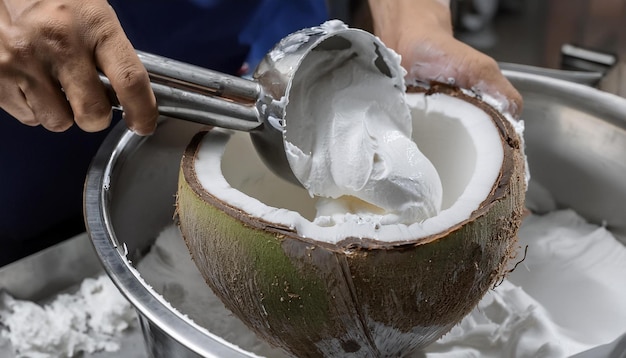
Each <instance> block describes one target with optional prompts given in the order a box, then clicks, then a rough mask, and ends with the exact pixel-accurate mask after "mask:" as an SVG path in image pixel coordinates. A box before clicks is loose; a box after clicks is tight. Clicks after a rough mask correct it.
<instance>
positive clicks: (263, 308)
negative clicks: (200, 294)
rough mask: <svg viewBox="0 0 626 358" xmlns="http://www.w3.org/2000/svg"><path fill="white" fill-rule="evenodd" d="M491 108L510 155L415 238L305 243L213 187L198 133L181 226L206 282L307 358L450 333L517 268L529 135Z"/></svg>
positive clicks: (405, 348) (366, 351)
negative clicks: (464, 200)
mask: <svg viewBox="0 0 626 358" xmlns="http://www.w3.org/2000/svg"><path fill="white" fill-rule="evenodd" d="M430 91H431V92H445V93H448V94H450V95H453V96H456V97H459V98H462V99H465V100H467V101H470V102H473V103H475V104H476V105H478V106H480V107H481V108H482V109H483V110H485V111H486V112H487V113H488V114H490V115H491V116H492V117H493V120H494V123H495V124H496V125H497V127H498V129H499V131H500V135H501V138H502V143H503V149H504V162H503V166H502V170H501V173H500V177H499V179H498V181H497V182H496V183H495V184H494V186H493V189H492V191H491V193H490V195H489V197H487V198H486V199H485V201H484V202H483V203H482V204H481V206H480V208H479V209H478V210H476V211H475V212H474V213H473V214H472V215H471V217H470V218H468V219H467V220H466V221H464V222H462V223H460V224H459V225H457V226H455V227H451V228H449V229H448V230H446V231H444V232H441V233H439V234H436V235H433V236H430V237H427V238H420V239H416V240H414V241H409V242H407V241H402V242H395V243H394V242H392V243H387V242H380V241H376V240H371V239H357V238H346V239H345V240H343V241H342V242H340V243H339V244H337V245H332V244H328V243H324V242H317V241H314V240H311V239H305V238H302V237H300V236H298V234H297V233H296V232H293V231H292V230H290V229H289V228H284V227H280V226H276V225H274V224H272V223H268V222H264V221H262V220H259V219H258V218H254V217H251V216H249V215H248V214H247V213H245V212H242V211H241V210H239V209H238V208H235V207H232V206H229V205H228V203H224V202H222V201H221V200H219V199H218V198H217V197H215V196H213V195H212V194H211V193H209V192H208V191H207V190H205V189H204V188H202V186H201V185H200V183H199V182H198V180H197V177H196V174H195V171H194V169H193V168H194V158H195V154H196V150H197V148H198V145H199V143H200V140H201V138H202V136H203V135H205V133H199V134H197V135H196V136H195V137H194V139H192V141H191V143H190V144H189V146H188V147H187V149H186V151H185V154H184V156H183V159H182V161H181V171H180V177H179V188H178V195H177V217H178V222H179V226H180V230H181V232H182V234H183V237H184V239H185V242H186V244H187V246H188V248H189V251H190V253H191V255H192V257H193V260H194V262H195V264H196V266H197V267H198V269H199V270H200V272H201V273H202V275H203V276H204V278H205V280H206V282H207V284H208V285H209V286H210V287H211V288H212V289H213V291H214V292H215V294H216V295H218V296H219V297H220V298H221V300H222V301H223V302H224V304H225V305H226V307H227V308H228V309H230V310H231V311H232V312H233V313H234V314H235V315H236V316H237V317H239V318H240V319H241V320H242V321H243V322H244V323H246V324H247V325H248V326H249V327H250V328H252V329H253V330H254V331H255V332H257V334H258V335H259V336H260V337H262V338H263V339H265V340H266V341H268V342H269V343H271V344H273V345H276V346H279V347H282V348H283V349H285V350H286V351H288V352H290V353H291V354H293V355H295V356H298V357H336V356H343V355H350V356H353V357H384V356H394V357H402V356H405V355H408V354H409V353H411V352H413V351H415V350H416V349H418V348H421V347H424V346H426V345H428V344H430V343H432V342H434V341H435V340H437V339H438V338H440V337H441V336H442V335H443V334H445V333H446V332H448V331H449V330H450V329H451V328H452V327H453V326H454V325H455V324H457V323H458V322H459V321H460V320H461V319H462V318H463V317H464V316H465V315H467V314H468V313H469V312H470V311H471V310H472V309H473V308H474V307H475V306H476V305H477V304H478V302H479V300H480V299H481V298H482V297H483V296H484V294H485V293H486V292H487V291H488V290H489V289H490V288H492V287H493V286H494V285H496V284H497V283H498V282H499V281H500V280H501V279H502V278H503V277H504V276H505V275H506V273H507V270H508V265H507V262H508V261H509V260H510V259H511V258H513V257H515V252H516V249H517V237H516V234H517V231H518V229H519V226H520V224H521V221H522V216H523V208H524V196H525V191H526V188H525V177H524V173H525V168H524V165H525V164H524V163H525V161H524V158H523V154H522V151H521V143H520V139H519V138H518V136H517V134H516V133H515V131H514V130H513V128H512V126H511V125H510V123H509V122H508V121H507V120H506V119H504V118H503V117H502V116H501V114H500V113H499V112H497V111H496V110H494V109H493V108H491V107H489V106H487V105H485V104H484V103H482V102H480V101H478V100H477V99H475V98H473V97H469V96H466V95H464V94H463V93H462V92H461V91H458V90H455V89H452V88H448V87H445V86H444V87H437V86H433V87H431V89H430Z"/></svg>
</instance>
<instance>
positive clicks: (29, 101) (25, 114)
mask: <svg viewBox="0 0 626 358" xmlns="http://www.w3.org/2000/svg"><path fill="white" fill-rule="evenodd" d="M8 72H9V76H7V72H4V73H3V75H4V76H2V78H1V79H0V81H1V85H0V95H1V100H0V105H1V106H2V108H3V109H4V110H5V111H7V112H8V113H9V114H11V115H12V116H13V117H15V118H17V119H18V120H19V121H20V122H22V123H24V124H26V125H30V126H36V125H39V124H41V125H42V126H43V127H45V128H46V129H48V130H50V131H54V132H62V131H65V130H67V129H68V128H70V127H71V126H72V124H73V123H74V121H73V115H72V111H71V109H70V106H69V103H68V102H67V100H66V99H65V95H64V94H63V92H62V91H61V88H60V86H59V84H58V82H56V81H55V80H54V79H53V78H52V77H51V76H50V75H49V73H48V72H47V71H45V70H43V69H42V68H41V66H37V64H36V63H31V64H29V73H28V74H24V73H21V74H16V75H13V76H10V71H8Z"/></svg>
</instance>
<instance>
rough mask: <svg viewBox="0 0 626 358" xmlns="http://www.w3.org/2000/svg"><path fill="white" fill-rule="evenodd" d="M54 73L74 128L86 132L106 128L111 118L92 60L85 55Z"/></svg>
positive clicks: (108, 105) (110, 110)
mask: <svg viewBox="0 0 626 358" xmlns="http://www.w3.org/2000/svg"><path fill="white" fill-rule="evenodd" d="M57 72H58V78H59V82H60V83H61V86H62V87H63V90H64V91H65V96H66V97H67V100H68V101H69V103H70V104H71V108H72V112H73V115H74V121H75V122H76V124H77V125H78V126H79V127H80V128H81V129H82V130H84V131H86V132H97V131H101V130H103V129H105V128H107V127H108V126H109V125H110V124H111V118H112V109H111V103H110V102H109V99H108V97H107V94H106V90H105V88H104V86H103V85H102V83H101V82H100V79H99V77H98V72H97V70H96V68H95V64H94V63H93V60H92V59H91V58H90V57H89V56H88V55H87V54H84V55H83V56H78V59H77V60H72V61H69V62H66V63H64V64H63V66H62V67H61V68H59V69H58V70H57Z"/></svg>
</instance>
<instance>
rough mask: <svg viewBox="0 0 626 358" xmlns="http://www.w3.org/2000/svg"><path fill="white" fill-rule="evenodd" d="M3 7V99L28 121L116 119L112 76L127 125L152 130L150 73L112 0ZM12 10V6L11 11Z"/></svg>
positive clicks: (53, 124) (94, 123) (105, 122)
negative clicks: (106, 79) (103, 79)
mask: <svg viewBox="0 0 626 358" xmlns="http://www.w3.org/2000/svg"><path fill="white" fill-rule="evenodd" d="M11 4H13V5H15V6H12V7H11V8H10V9H9V8H7V7H2V6H0V96H1V98H0V106H2V108H4V109H5V110H6V111H7V112H9V113H10V114H12V115H13V116H15V117H16V118H18V120H20V121H21V122H23V123H25V124H28V125H36V124H42V125H43V126H44V127H46V128H47V129H50V130H52V131H62V130H65V129H67V128H69V127H70V126H72V124H73V123H74V122H75V123H76V124H77V125H78V126H79V127H80V128H82V129H83V130H85V131H89V132H93V131H99V130H102V129H104V128H106V127H107V126H109V125H110V121H111V115H112V110H111V104H110V101H109V97H108V95H107V91H106V89H105V87H104V85H103V84H102V83H101V82H100V79H99V73H98V70H101V71H102V72H104V74H105V75H106V76H107V77H109V80H110V82H111V85H112V87H113V90H114V91H115V92H116V94H117V96H118V99H119V102H120V104H121V105H122V107H123V109H124V111H125V113H124V115H125V119H126V121H127V123H128V126H129V127H130V128H131V129H133V130H134V131H135V132H136V133H138V134H150V133H152V132H153V131H154V129H155V125H156V118H157V114H158V113H157V107H156V100H155V98H154V95H153V93H152V89H151V87H150V81H149V78H148V74H147V72H146V70H145V69H144V67H143V65H142V64H141V62H140V61H139V58H138V57H137V55H136V53H135V51H134V49H133V47H132V45H131V44H130V42H129V40H128V39H127V38H126V35H125V34H124V31H123V30H122V28H121V25H120V23H119V21H118V20H117V16H116V15H115V13H114V11H113V9H112V8H111V7H110V6H109V4H108V2H107V1H106V0H92V1H78V0H51V1H45V2H15V3H11ZM9 10H10V11H9Z"/></svg>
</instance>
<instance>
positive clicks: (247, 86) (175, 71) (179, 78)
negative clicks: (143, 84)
mask: <svg viewBox="0 0 626 358" xmlns="http://www.w3.org/2000/svg"><path fill="white" fill-rule="evenodd" d="M137 54H138V56H139V59H140V60H141V62H142V63H143V65H144V66H145V67H146V70H147V71H148V74H149V75H150V85H151V87H152V91H153V92H154V95H155V97H156V100H157V107H158V111H159V113H160V114H161V115H164V116H167V117H172V118H177V119H182V120H187V121H191V122H196V123H201V124H206V125H210V126H217V127H222V128H227V129H234V130H241V131H251V130H253V129H255V128H257V127H259V126H260V125H261V124H262V121H261V119H260V115H259V111H258V108H257V107H256V102H257V99H258V98H259V96H260V95H261V88H260V86H259V84H258V83H256V82H254V81H250V80H246V79H243V78H239V77H235V76H230V75H227V74H223V73H220V72H217V71H212V70H208V69H205V68H202V67H199V66H194V65H191V64H187V63H184V62H180V61H176V60H172V59H169V58H165V57H161V56H158V55H154V54H149V53H146V52H139V51H138V52H137ZM100 80H101V81H102V83H103V84H104V85H105V87H106V88H107V90H108V92H109V93H108V94H109V98H110V100H111V103H112V105H113V107H114V108H116V109H120V110H121V109H122V108H121V106H120V103H119V101H118V99H117V96H116V94H115V92H114V90H113V88H112V86H111V82H110V81H109V79H108V78H107V77H106V76H105V75H103V74H100Z"/></svg>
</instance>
